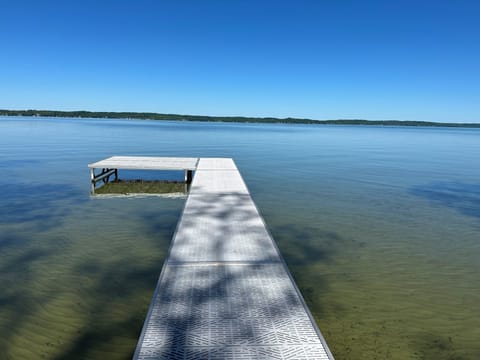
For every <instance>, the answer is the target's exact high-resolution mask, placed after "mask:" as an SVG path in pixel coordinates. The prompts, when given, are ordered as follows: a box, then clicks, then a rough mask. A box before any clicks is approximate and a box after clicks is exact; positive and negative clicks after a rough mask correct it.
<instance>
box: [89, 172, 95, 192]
mask: <svg viewBox="0 0 480 360" xmlns="http://www.w3.org/2000/svg"><path fill="white" fill-rule="evenodd" d="M90 193H91V194H92V195H94V194H95V169H90Z"/></svg>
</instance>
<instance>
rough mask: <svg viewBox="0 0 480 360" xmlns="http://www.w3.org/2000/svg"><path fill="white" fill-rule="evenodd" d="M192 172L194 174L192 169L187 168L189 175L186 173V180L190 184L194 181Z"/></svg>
mask: <svg viewBox="0 0 480 360" xmlns="http://www.w3.org/2000/svg"><path fill="white" fill-rule="evenodd" d="M192 174H193V171H192V170H187V175H186V179H185V182H186V183H187V184H190V183H191V182H192Z"/></svg>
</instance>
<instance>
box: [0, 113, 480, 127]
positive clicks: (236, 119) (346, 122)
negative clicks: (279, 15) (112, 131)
mask: <svg viewBox="0 0 480 360" xmlns="http://www.w3.org/2000/svg"><path fill="white" fill-rule="evenodd" d="M0 115H2V116H43V117H70V118H103V119H141V120H177V121H178V120H179V121H217V122H238V123H270V124H279V123H280V124H315V125H385V126H443V127H445V126H447V127H475V128H480V123H478V124H476V123H441V122H429V121H404V120H361V119H338V120H312V119H299V118H290V117H288V118H283V119H281V118H274V117H245V116H203V115H179V114H159V113H150V112H99V111H56V110H0Z"/></svg>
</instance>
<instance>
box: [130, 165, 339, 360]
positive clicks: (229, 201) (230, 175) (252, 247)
mask: <svg viewBox="0 0 480 360" xmlns="http://www.w3.org/2000/svg"><path fill="white" fill-rule="evenodd" d="M134 359H138V360H147V359H148V360H153V359H209V360H212V359H239V360H240V359H316V360H322V359H333V357H332V356H331V354H330V352H329V350H328V347H327V346H326V344H325V342H324V341H323V338H322V336H321V334H320V332H319V331H318V329H317V328H316V325H315V324H314V322H313V320H312V319H311V317H310V315H309V312H308V309H307V308H306V305H305V304H304V302H303V300H302V299H301V296H300V294H299V292H298V290H297V289H296V287H295V285H294V283H293V280H292V278H291V277H290V276H289V273H288V270H287V268H286V265H285V264H284V263H283V261H282V258H281V256H280V254H279V252H278V250H277V249H276V246H275V244H274V242H273V239H272V238H271V236H270V235H269V233H268V231H267V229H266V227H265V224H264V222H263V220H262V218H261V216H260V214H259V213H258V210H257V209H256V207H255V204H254V203H253V200H252V199H251V197H250V194H249V192H248V189H247V187H246V185H245V183H244V181H243V179H242V177H241V175H240V173H239V172H238V170H237V168H236V166H235V163H234V162H233V160H232V159H215V158H209V159H205V158H201V159H200V160H199V161H198V164H197V170H196V172H195V177H194V178H193V182H192V185H191V188H190V193H189V196H188V199H187V202H186V204H185V208H184V211H183V214H182V217H181V220H180V222H179V225H178V228H177V231H176V233H175V236H174V239H173V244H172V247H171V249H170V252H169V257H168V259H167V262H166V265H165V266H164V268H163V270H162V274H161V275H160V281H159V284H158V286H157V289H156V291H155V295H154V299H153V300H152V304H151V306H150V309H149V313H148V315H147V320H146V322H145V324H144V327H143V331H142V335H141V338H140V340H139V342H138V345H137V350H136V352H135V355H134Z"/></svg>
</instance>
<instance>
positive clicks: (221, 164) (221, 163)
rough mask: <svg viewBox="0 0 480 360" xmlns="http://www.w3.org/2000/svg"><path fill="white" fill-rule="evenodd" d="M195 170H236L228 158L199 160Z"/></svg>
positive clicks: (231, 160)
mask: <svg viewBox="0 0 480 360" xmlns="http://www.w3.org/2000/svg"><path fill="white" fill-rule="evenodd" d="M197 170H237V166H236V165H235V163H234V162H233V159H228V158H200V160H199V161H198V165H197Z"/></svg>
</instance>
